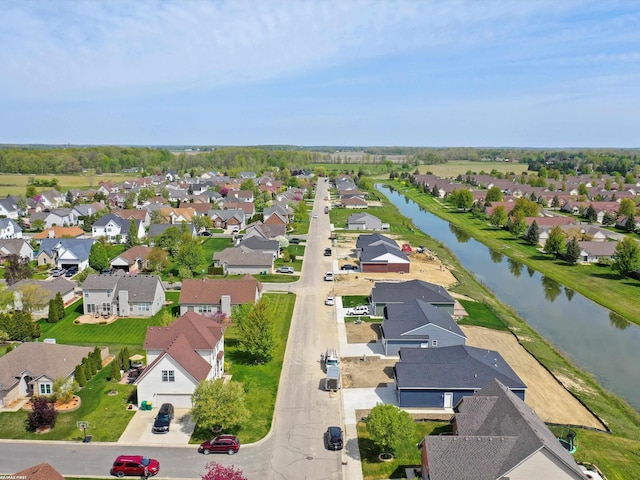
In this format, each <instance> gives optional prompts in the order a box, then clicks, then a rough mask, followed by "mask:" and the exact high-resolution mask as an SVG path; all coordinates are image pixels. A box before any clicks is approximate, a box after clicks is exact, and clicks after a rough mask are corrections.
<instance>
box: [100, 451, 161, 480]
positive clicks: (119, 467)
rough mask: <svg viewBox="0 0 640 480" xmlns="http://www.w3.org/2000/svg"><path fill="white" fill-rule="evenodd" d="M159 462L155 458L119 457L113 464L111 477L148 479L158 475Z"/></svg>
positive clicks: (138, 456)
mask: <svg viewBox="0 0 640 480" xmlns="http://www.w3.org/2000/svg"><path fill="white" fill-rule="evenodd" d="M159 471H160V462H158V460H156V459H155V458H149V457H143V456H142V455H120V456H119V457H118V458H116V461H115V462H113V466H112V467H111V472H110V473H111V475H115V476H116V477H118V478H122V477H124V476H127V477H130V476H136V477H144V478H149V477H153V476H155V475H157V474H158V472H159Z"/></svg>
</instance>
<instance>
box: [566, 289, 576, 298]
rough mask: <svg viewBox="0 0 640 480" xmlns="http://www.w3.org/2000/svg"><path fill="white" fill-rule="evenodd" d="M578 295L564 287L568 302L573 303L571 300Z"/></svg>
mask: <svg viewBox="0 0 640 480" xmlns="http://www.w3.org/2000/svg"><path fill="white" fill-rule="evenodd" d="M575 294H576V292H575V290H573V289H571V288H569V287H564V296H565V297H567V300H568V301H571V299H572V298H573V296H574V295H575Z"/></svg>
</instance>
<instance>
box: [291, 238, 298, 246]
mask: <svg viewBox="0 0 640 480" xmlns="http://www.w3.org/2000/svg"><path fill="white" fill-rule="evenodd" d="M289 243H290V244H292V245H299V244H300V239H299V238H292V239H291V240H289Z"/></svg>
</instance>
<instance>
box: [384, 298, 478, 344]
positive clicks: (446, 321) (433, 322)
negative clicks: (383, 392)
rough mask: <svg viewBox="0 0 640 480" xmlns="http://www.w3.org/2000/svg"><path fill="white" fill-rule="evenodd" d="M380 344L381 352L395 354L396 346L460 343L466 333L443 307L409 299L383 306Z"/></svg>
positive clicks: (464, 338) (465, 338)
mask: <svg viewBox="0 0 640 480" xmlns="http://www.w3.org/2000/svg"><path fill="white" fill-rule="evenodd" d="M384 310H385V311H384V320H383V321H382V327H381V333H382V346H383V348H384V353H385V355H398V352H399V350H400V348H440V347H450V346H453V345H464V344H465V343H466V341H467V337H466V335H465V334H464V332H463V331H462V330H461V329H460V327H459V326H458V324H457V323H456V321H455V320H454V319H453V317H452V316H451V314H450V313H449V312H447V311H446V310H444V309H442V308H438V307H434V306H433V305H431V304H429V303H426V302H423V301H422V300H415V299H414V300H410V301H408V302H406V303H397V304H395V303H393V304H390V305H388V306H387V307H386V308H385V309H384Z"/></svg>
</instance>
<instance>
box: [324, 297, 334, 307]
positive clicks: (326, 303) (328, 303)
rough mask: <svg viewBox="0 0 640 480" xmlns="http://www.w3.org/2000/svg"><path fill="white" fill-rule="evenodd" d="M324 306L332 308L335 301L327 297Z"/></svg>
mask: <svg viewBox="0 0 640 480" xmlns="http://www.w3.org/2000/svg"><path fill="white" fill-rule="evenodd" d="M324 304H325V305H328V306H330V307H332V306H333V305H335V300H334V298H333V297H327V299H326V300H325V301H324Z"/></svg>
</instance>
